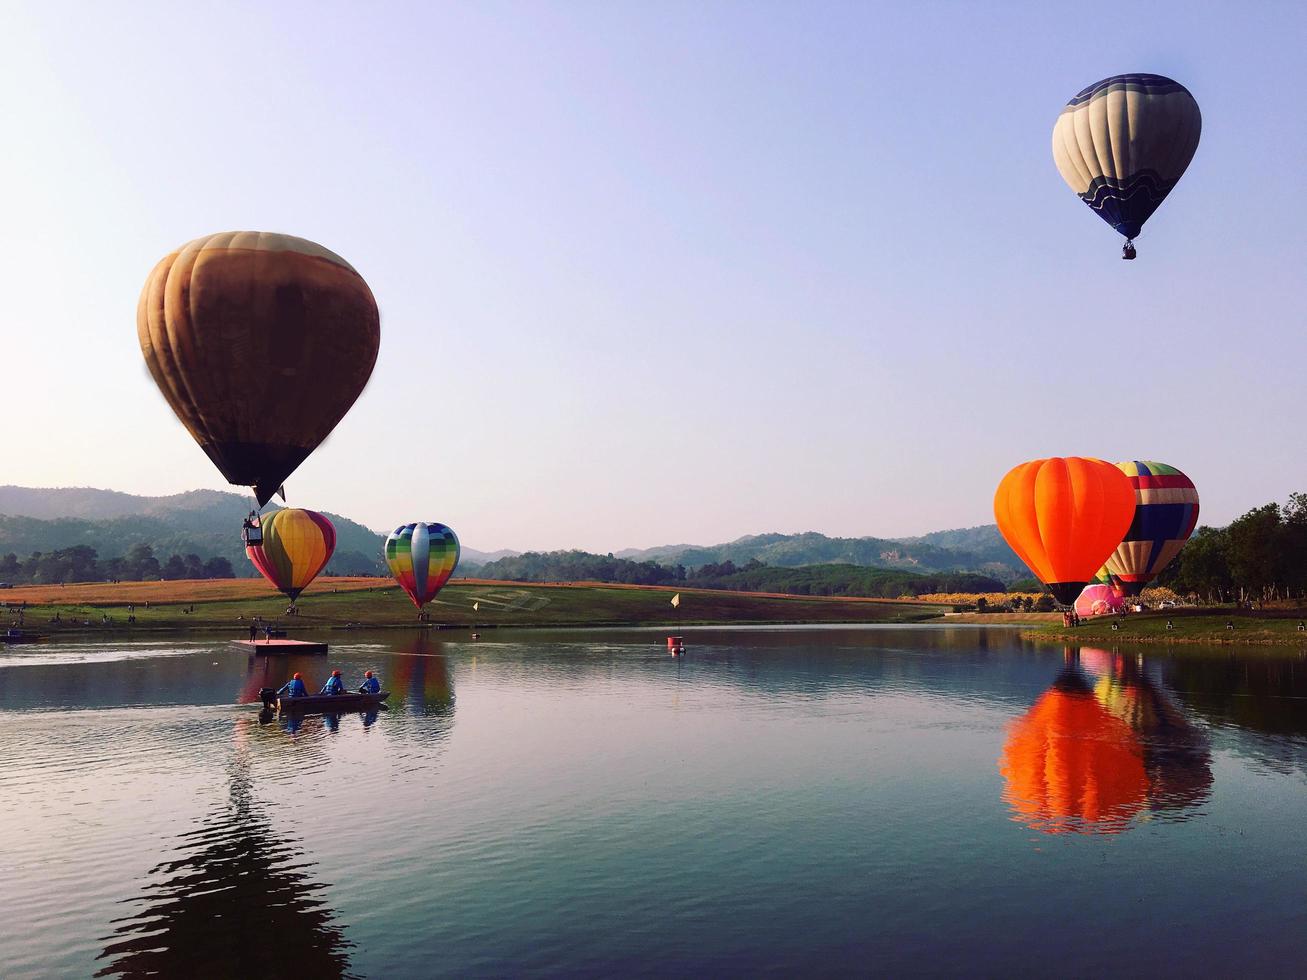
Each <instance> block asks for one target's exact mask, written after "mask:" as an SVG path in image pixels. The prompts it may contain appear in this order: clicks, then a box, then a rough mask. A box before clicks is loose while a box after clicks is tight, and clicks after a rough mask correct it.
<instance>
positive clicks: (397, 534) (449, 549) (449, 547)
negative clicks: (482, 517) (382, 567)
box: [386, 521, 459, 609]
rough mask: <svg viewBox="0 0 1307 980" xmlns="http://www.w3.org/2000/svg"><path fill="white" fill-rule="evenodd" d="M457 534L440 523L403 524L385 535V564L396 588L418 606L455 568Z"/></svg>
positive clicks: (430, 596) (423, 602) (428, 599)
mask: <svg viewBox="0 0 1307 980" xmlns="http://www.w3.org/2000/svg"><path fill="white" fill-rule="evenodd" d="M458 554H459V548H458V536H457V535H456V534H454V532H453V530H451V529H450V528H447V527H445V525H443V524H425V523H423V522H422V521H418V522H417V523H415V524H404V525H402V526H401V527H397V528H395V530H393V531H391V532H390V537H388V538H386V564H387V565H389V566H390V574H391V575H393V576H395V581H396V582H398V583H399V587H400V588H401V589H403V590H404V591H405V592H407V593H408V597H409V598H410V599H412V600H413V605H415V606H417V607H418V609H421V608H422V607H423V606H425V605H426V604H427V603H428V602H430V601H431V600H432V599H434V598H435V596H436V593H437V592H439V591H440V590H441V589H442V588H444V585H445V583H446V582H448V581H449V577H450V576H451V575H453V574H454V569H455V568H457V567H458Z"/></svg>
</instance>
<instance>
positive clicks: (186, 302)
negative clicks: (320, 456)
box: [136, 232, 381, 505]
mask: <svg viewBox="0 0 1307 980" xmlns="http://www.w3.org/2000/svg"><path fill="white" fill-rule="evenodd" d="M136 330H137V335H138V338H139V340H140V343H141V353H142V354H143V355H144V356H145V363H146V364H147V365H148V366H149V369H150V374H151V375H152V376H153V378H154V381H155V383H156V384H157V385H158V386H159V390H160V391H161V392H162V393H163V396H164V398H165V399H167V401H168V404H169V405H170V406H172V410H173V411H174V412H176V413H177V417H178V418H179V419H181V421H182V424H183V425H185V426H186V428H187V430H188V431H189V432H190V434H191V436H192V437H193V438H194V439H195V441H196V442H198V443H199V444H200V448H202V449H203V450H204V451H205V452H206V453H207V454H208V456H209V458H210V459H211V460H213V463H214V465H215V466H217V467H218V469H219V470H220V471H221V473H222V475H223V476H224V477H226V479H227V481H228V482H230V483H234V484H238V485H240V486H248V487H253V488H254V493H255V496H257V497H258V499H259V504H260V505H263V504H265V503H267V502H268V500H269V499H271V497H272V495H273V494H274V493H276V492H277V489H278V488H279V487H280V486H281V484H282V483H283V482H284V481H285V479H286V477H287V476H289V475H290V474H291V473H292V472H293V471H294V470H295V468H296V467H297V466H299V464H300V463H302V462H303V461H304V460H305V458H307V457H308V455H309V453H311V452H313V450H314V449H315V448H317V446H318V444H319V443H321V442H322V440H323V439H325V438H326V437H327V435H328V433H330V432H331V430H332V429H334V428H335V427H336V423H337V422H339V421H340V420H341V419H342V418H343V417H344V415H345V413H346V412H348V411H349V409H350V406H351V405H353V404H354V401H355V399H356V398H358V396H359V394H360V392H362V391H363V387H364V386H365V385H366V384H367V381H368V378H369V376H370V375H371V374H372V366H373V364H374V363H375V362H376V359H377V348H378V346H379V344H380V340H381V325H380V318H379V315H378V313H377V304H376V301H375V300H374V299H373V297H372V291H371V290H370V289H368V285H367V283H366V282H364V281H363V278H362V277H361V276H360V275H359V274H358V273H357V272H355V271H354V269H353V268H352V267H351V266H350V264H349V263H348V262H346V261H345V260H344V259H342V258H341V257H340V256H339V255H336V254H335V253H334V252H330V251H328V250H327V249H325V248H323V247H322V246H321V245H315V244H314V243H313V242H310V241H305V240H304V239H303V238H294V237H292V236H290V235H277V234H271V233H266V232H224V233H222V234H219V235H209V236H207V237H205V238H198V239H196V240H195V241H193V242H189V243H188V244H186V245H183V246H182V247H181V248H179V249H177V250H176V251H174V252H172V253H170V254H169V255H166V256H164V258H163V259H162V260H161V261H160V262H159V264H158V265H156V266H155V267H154V270H153V271H152V272H151V273H150V276H149V278H148V279H147V280H146V282H145V288H144V289H143V290H142V291H141V298H140V303H139V304H138V306H137V312H136Z"/></svg>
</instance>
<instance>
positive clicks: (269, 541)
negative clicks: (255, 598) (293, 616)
mask: <svg viewBox="0 0 1307 980" xmlns="http://www.w3.org/2000/svg"><path fill="white" fill-rule="evenodd" d="M260 523H261V527H260V530H261V531H262V532H263V534H262V540H261V541H260V543H258V544H249V545H247V546H246V548H245V554H246V555H248V556H249V559H250V561H252V562H254V567H255V568H257V569H258V570H259V571H260V572H262V573H263V577H264V578H266V579H267V580H268V581H269V582H271V583H272V584H273V585H274V586H275V587H276V588H277V589H279V590H280V591H282V592H284V593H286V595H287V596H289V597H290V601H291V602H294V601H295V600H296V599H297V598H299V594H300V593H301V592H303V591H304V590H305V589H306V588H308V586H309V583H310V582H312V581H313V580H314V579H315V578H317V577H318V572H320V571H322V569H323V568H324V567H325V566H326V564H327V562H329V561H330V560H331V553H332V552H333V551H335V550H336V529H335V528H334V527H332V526H331V521H329V520H327V519H326V518H325V517H323V516H322V515H321V514H318V513H315V512H314V511H311V510H300V509H298V508H293V507H292V508H287V509H285V510H274V511H273V512H272V513H270V514H265V515H263V518H262V520H261V522H260Z"/></svg>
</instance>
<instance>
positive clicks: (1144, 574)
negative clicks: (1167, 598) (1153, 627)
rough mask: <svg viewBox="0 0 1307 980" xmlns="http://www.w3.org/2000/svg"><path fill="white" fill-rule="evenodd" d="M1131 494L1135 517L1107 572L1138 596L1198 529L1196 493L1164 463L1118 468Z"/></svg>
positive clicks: (1127, 591) (1132, 462) (1133, 462)
mask: <svg viewBox="0 0 1307 980" xmlns="http://www.w3.org/2000/svg"><path fill="white" fill-rule="evenodd" d="M1116 465H1117V467H1118V468H1119V469H1120V470H1121V472H1123V473H1124V474H1125V475H1126V476H1127V477H1129V478H1130V485H1131V486H1132V487H1133V488H1134V491H1135V516H1134V521H1133V522H1132V523H1131V524H1130V530H1129V531H1127V532H1126V535H1125V540H1123V541H1122V542H1121V544H1120V545H1118V546H1117V549H1116V551H1114V552H1113V553H1112V557H1110V558H1109V559H1108V560H1107V570H1108V572H1110V573H1111V575H1112V578H1113V580H1114V581H1116V582H1118V583H1119V584H1120V587H1121V590H1122V591H1123V592H1124V593H1125V594H1126V595H1138V594H1139V593H1140V592H1142V591H1143V589H1144V586H1146V585H1147V584H1148V583H1149V582H1151V581H1152V580H1153V579H1154V578H1156V577H1157V575H1158V574H1159V573H1160V572H1161V571H1162V569H1163V568H1165V567H1166V566H1167V565H1168V564H1169V563H1170V562H1171V559H1173V558H1174V557H1175V556H1176V555H1178V554H1179V553H1180V549H1181V548H1183V547H1184V546H1185V542H1186V541H1188V540H1189V535H1191V534H1193V531H1194V528H1195V527H1196V526H1197V524H1198V490H1197V489H1196V488H1195V487H1194V484H1193V481H1192V480H1190V479H1189V477H1187V476H1185V475H1184V474H1183V473H1181V472H1180V471H1179V470H1177V469H1176V468H1175V467H1174V466H1167V465H1166V464H1165V463H1154V462H1144V461H1140V460H1130V461H1129V462H1125V463H1117V464H1116Z"/></svg>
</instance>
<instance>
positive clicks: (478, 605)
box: [472, 599, 481, 612]
mask: <svg viewBox="0 0 1307 980" xmlns="http://www.w3.org/2000/svg"><path fill="white" fill-rule="evenodd" d="M480 609H481V600H480V599H478V600H477V601H476V602H474V603H472V611H473V612H477V611H479V610H480Z"/></svg>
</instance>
